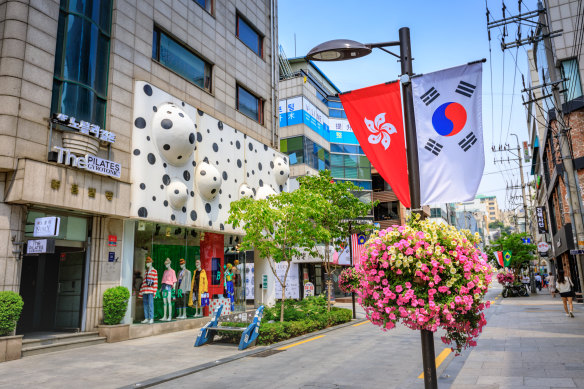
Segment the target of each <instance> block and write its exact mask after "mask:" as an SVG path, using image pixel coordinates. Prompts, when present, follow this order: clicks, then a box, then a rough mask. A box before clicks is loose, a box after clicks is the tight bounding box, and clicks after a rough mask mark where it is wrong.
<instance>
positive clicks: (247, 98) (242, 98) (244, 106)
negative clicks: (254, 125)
mask: <svg viewBox="0 0 584 389" xmlns="http://www.w3.org/2000/svg"><path fill="white" fill-rule="evenodd" d="M236 99H237V110H238V111H239V112H241V113H242V114H244V115H245V116H247V117H249V118H251V119H253V120H255V121H256V122H258V123H260V124H263V123H264V101H263V100H262V99H261V98H259V97H256V96H255V95H253V94H252V93H251V92H248V91H247V90H246V89H244V88H243V87H241V86H239V85H238V86H237V97H236Z"/></svg>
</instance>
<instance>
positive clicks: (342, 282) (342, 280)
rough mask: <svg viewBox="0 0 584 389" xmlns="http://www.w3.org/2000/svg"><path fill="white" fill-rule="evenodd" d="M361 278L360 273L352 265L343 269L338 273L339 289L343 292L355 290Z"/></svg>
mask: <svg viewBox="0 0 584 389" xmlns="http://www.w3.org/2000/svg"><path fill="white" fill-rule="evenodd" d="M362 278H363V276H362V273H361V272H360V271H358V270H357V269H355V268H354V267H352V266H351V267H347V268H345V269H343V271H342V272H341V274H340V275H339V289H341V290H342V291H343V292H345V293H353V292H356V291H357V289H358V288H359V285H360V283H361V279H362Z"/></svg>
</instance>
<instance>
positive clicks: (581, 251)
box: [570, 250, 584, 255]
mask: <svg viewBox="0 0 584 389" xmlns="http://www.w3.org/2000/svg"><path fill="white" fill-rule="evenodd" d="M581 254H584V250H570V255H581Z"/></svg>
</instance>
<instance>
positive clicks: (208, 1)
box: [193, 0, 213, 14]
mask: <svg viewBox="0 0 584 389" xmlns="http://www.w3.org/2000/svg"><path fill="white" fill-rule="evenodd" d="M193 1H194V2H195V3H197V4H199V5H200V6H201V7H202V8H203V9H204V10H205V11H207V12H209V13H210V14H213V0H193Z"/></svg>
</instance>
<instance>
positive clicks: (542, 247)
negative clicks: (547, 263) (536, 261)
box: [537, 242, 550, 253]
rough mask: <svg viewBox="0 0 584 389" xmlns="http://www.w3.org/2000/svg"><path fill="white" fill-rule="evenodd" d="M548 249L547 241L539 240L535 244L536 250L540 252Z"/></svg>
mask: <svg viewBox="0 0 584 389" xmlns="http://www.w3.org/2000/svg"><path fill="white" fill-rule="evenodd" d="M549 249H550V245H549V243H547V242H539V243H538V244H537V251H539V252H540V253H545V252H546V251H548V250H549Z"/></svg>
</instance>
